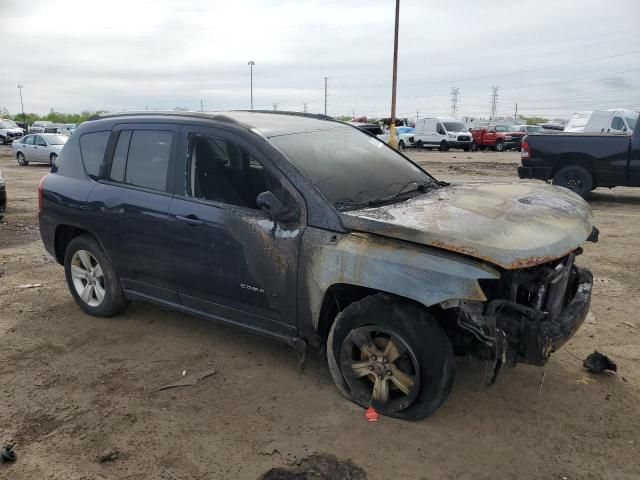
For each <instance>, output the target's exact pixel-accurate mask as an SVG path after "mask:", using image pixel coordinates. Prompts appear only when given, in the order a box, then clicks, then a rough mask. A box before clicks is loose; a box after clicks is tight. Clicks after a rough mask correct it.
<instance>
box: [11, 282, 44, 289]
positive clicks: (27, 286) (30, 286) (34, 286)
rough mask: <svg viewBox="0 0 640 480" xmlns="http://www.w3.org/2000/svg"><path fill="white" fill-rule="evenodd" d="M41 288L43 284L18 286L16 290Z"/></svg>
mask: <svg viewBox="0 0 640 480" xmlns="http://www.w3.org/2000/svg"><path fill="white" fill-rule="evenodd" d="M41 286H42V284H41V283H26V284H24V285H18V286H17V287H16V288H39V287H41Z"/></svg>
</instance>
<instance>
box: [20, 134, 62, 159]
mask: <svg viewBox="0 0 640 480" xmlns="http://www.w3.org/2000/svg"><path fill="white" fill-rule="evenodd" d="M68 138H69V137H65V136H64V135H58V134H55V133H41V134H39V135H27V136H26V137H23V138H22V139H21V140H18V141H15V142H13V144H12V145H11V146H12V148H13V154H14V155H15V157H16V160H18V165H21V166H23V167H26V166H27V165H29V162H36V163H49V164H54V163H55V161H56V159H57V158H58V155H60V151H61V150H62V147H64V144H65V143H67V140H68Z"/></svg>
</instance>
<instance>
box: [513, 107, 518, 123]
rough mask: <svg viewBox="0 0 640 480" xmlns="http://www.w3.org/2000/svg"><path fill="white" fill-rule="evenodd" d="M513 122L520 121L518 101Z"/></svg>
mask: <svg viewBox="0 0 640 480" xmlns="http://www.w3.org/2000/svg"><path fill="white" fill-rule="evenodd" d="M513 122H514V123H518V102H516V113H514V114H513Z"/></svg>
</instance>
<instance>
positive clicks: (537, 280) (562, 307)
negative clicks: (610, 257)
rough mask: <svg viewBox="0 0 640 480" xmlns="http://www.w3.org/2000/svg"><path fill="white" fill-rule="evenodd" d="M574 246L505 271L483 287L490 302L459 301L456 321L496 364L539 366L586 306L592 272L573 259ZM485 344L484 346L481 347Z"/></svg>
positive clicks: (574, 328)
mask: <svg viewBox="0 0 640 480" xmlns="http://www.w3.org/2000/svg"><path fill="white" fill-rule="evenodd" d="M577 253H580V251H579V250H578V251H576V252H574V253H571V254H570V255H568V256H566V257H564V258H563V259H560V260H558V261H556V262H552V263H549V264H546V265H542V266H537V267H533V268H524V269H520V270H518V271H514V272H509V273H508V274H507V275H505V278H503V279H502V281H501V282H500V283H499V284H498V285H492V286H489V288H487V290H492V291H490V296H489V298H491V300H490V301H488V302H486V303H484V304H478V303H476V302H467V303H463V304H460V305H459V309H460V314H459V315H458V326H459V327H461V328H462V329H464V330H466V331H467V332H469V333H471V334H472V335H473V336H474V337H475V338H476V339H477V340H479V343H480V345H481V348H480V349H478V353H479V354H480V355H481V356H482V357H485V358H487V357H489V358H493V359H494V360H495V361H496V373H497V370H498V369H499V366H500V365H502V364H506V365H509V366H514V365H515V364H517V363H528V364H531V365H540V366H542V365H544V364H545V363H546V361H547V360H548V358H549V355H550V354H551V353H553V352H555V351H556V350H558V349H559V348H560V347H561V346H562V345H564V343H566V341H567V340H568V339H569V338H571V337H572V336H573V335H574V334H575V332H576V331H577V330H578V328H580V326H581V325H582V323H583V322H584V319H585V318H586V316H587V313H588V312H589V307H590V305H591V289H592V287H593V276H592V275H591V272H590V271H589V270H587V269H584V268H580V267H577V266H576V265H575V264H574V258H575V255H576V254H577ZM487 347H488V348H487Z"/></svg>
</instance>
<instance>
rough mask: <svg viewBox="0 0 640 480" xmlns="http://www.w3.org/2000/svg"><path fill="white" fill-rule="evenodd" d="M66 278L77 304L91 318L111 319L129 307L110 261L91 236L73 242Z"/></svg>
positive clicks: (79, 237) (69, 248)
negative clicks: (91, 316)
mask: <svg viewBox="0 0 640 480" xmlns="http://www.w3.org/2000/svg"><path fill="white" fill-rule="evenodd" d="M64 274H65V278H66V280H67V286H68V287H69V290H70V291H71V295H72V296H73V298H74V300H75V301H76V303H77V304H78V305H79V306H80V308H82V310H84V311H85V313H88V314H89V315H93V316H95V317H111V316H113V315H116V314H117V313H120V312H121V311H123V310H124V309H125V308H126V307H127V305H128V304H129V301H128V300H127V299H126V297H125V296H124V292H123V291H122V286H121V285H120V279H119V278H118V275H117V274H116V271H115V270H114V268H113V266H112V265H111V262H110V261H109V258H107V256H106V255H105V253H104V252H103V251H102V248H101V247H100V245H99V244H98V242H97V241H96V240H95V239H94V238H93V237H91V236H90V235H80V236H78V237H75V238H74V239H73V240H71V242H70V243H69V245H68V246H67V250H66V251H65V255H64Z"/></svg>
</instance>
